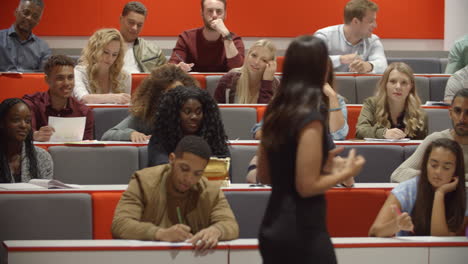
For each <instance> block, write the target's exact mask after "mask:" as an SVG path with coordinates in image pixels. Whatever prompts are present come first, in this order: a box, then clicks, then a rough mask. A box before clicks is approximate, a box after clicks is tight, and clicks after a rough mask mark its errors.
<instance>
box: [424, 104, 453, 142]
mask: <svg viewBox="0 0 468 264" xmlns="http://www.w3.org/2000/svg"><path fill="white" fill-rule="evenodd" d="M424 110H425V111H426V113H427V119H428V125H427V126H428V135H429V134H431V133H433V132H437V131H442V130H445V129H447V128H452V120H451V119H450V117H449V112H448V109H446V108H445V109H441V108H425V109H424Z"/></svg>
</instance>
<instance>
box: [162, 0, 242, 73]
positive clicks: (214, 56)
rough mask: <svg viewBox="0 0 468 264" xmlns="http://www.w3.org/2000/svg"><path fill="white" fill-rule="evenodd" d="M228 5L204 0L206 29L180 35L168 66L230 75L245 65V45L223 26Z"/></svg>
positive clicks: (201, 28) (203, 16)
mask: <svg viewBox="0 0 468 264" xmlns="http://www.w3.org/2000/svg"><path fill="white" fill-rule="evenodd" d="M226 4H227V3H226V0H203V1H201V14H202V18H203V23H204V26H203V27H200V28H195V29H189V30H186V31H184V32H182V34H180V35H179V38H178V39H177V43H176V46H175V47H174V50H173V52H172V56H171V58H170V59H169V63H173V64H176V65H177V66H179V67H180V68H181V69H183V70H184V71H187V72H188V71H195V72H228V71H229V70H231V69H233V68H238V67H241V66H242V64H243V62H244V43H243V42H242V39H241V38H240V37H239V36H237V35H236V34H234V33H233V32H230V31H229V29H228V27H227V26H226V24H224V20H225V18H226Z"/></svg>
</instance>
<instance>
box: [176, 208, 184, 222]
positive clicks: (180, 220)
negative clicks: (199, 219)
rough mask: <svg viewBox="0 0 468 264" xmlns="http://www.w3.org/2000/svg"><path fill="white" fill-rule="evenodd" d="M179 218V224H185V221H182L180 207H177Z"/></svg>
mask: <svg viewBox="0 0 468 264" xmlns="http://www.w3.org/2000/svg"><path fill="white" fill-rule="evenodd" d="M176 210H177V218H178V219H179V224H184V219H182V214H181V213H180V207H179V206H177V208H176Z"/></svg>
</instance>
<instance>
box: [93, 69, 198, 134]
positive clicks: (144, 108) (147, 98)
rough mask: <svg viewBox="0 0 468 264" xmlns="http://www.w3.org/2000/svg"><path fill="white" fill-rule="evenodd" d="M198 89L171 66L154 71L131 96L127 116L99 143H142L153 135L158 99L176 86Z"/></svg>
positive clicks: (188, 77) (107, 132) (195, 82)
mask: <svg viewBox="0 0 468 264" xmlns="http://www.w3.org/2000/svg"><path fill="white" fill-rule="evenodd" d="M179 85H182V86H199V84H198V82H197V80H195V78H193V77H192V76H191V75H189V74H187V73H186V72H184V71H183V70H182V69H180V68H179V67H177V66H175V65H173V64H165V65H163V66H159V67H157V68H155V69H154V70H153V71H152V72H151V74H150V75H148V77H146V78H145V79H144V80H143V82H142V83H141V84H140V86H138V88H137V90H136V91H135V94H134V95H133V96H132V106H131V107H130V115H129V116H128V117H127V118H125V119H124V120H122V122H120V123H119V124H117V125H116V126H115V127H113V128H111V129H109V130H108V131H106V133H104V135H102V138H101V140H110V141H132V142H137V143H142V142H145V141H147V140H148V139H149V138H150V136H151V133H153V128H154V122H155V116H156V111H157V109H158V104H159V98H160V97H161V95H162V94H164V93H165V92H167V91H168V90H170V89H172V88H175V87H176V86H179Z"/></svg>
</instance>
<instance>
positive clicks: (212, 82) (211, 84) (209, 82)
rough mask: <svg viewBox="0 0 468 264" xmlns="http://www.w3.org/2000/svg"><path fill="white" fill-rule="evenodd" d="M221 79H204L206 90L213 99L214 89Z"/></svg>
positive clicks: (215, 77) (218, 77)
mask: <svg viewBox="0 0 468 264" xmlns="http://www.w3.org/2000/svg"><path fill="white" fill-rule="evenodd" d="M221 77H223V75H208V76H206V77H205V79H206V90H207V91H208V93H209V94H210V95H211V96H213V97H214V94H215V91H216V87H218V82H219V79H221Z"/></svg>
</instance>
